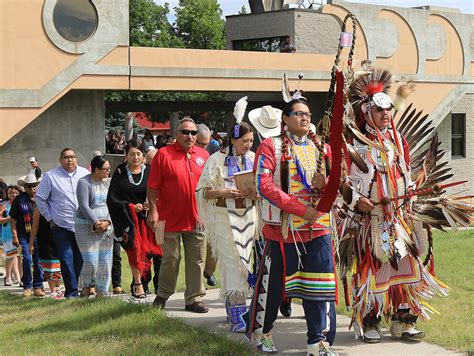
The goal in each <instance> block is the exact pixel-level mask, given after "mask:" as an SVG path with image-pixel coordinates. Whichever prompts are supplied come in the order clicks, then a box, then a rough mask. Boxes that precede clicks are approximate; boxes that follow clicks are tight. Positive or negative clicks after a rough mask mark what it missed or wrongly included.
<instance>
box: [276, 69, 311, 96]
mask: <svg viewBox="0 0 474 356" xmlns="http://www.w3.org/2000/svg"><path fill="white" fill-rule="evenodd" d="M298 79H299V81H298V87H297V88H296V90H295V92H294V93H293V94H291V91H290V86H289V85H288V78H287V77H286V73H284V74H283V79H282V81H281V94H282V96H283V101H284V102H285V103H289V102H290V101H292V100H297V99H304V100H306V98H305V97H304V96H303V95H302V94H301V91H300V89H299V88H300V83H301V79H303V73H300V74H298Z"/></svg>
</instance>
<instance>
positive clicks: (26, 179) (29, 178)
mask: <svg viewBox="0 0 474 356" xmlns="http://www.w3.org/2000/svg"><path fill="white" fill-rule="evenodd" d="M40 181H41V178H40V179H36V176H35V175H34V174H31V173H28V174H27V175H26V176H22V177H20V178H19V179H18V182H17V183H16V184H18V185H19V186H20V187H24V186H25V185H27V184H39V182H40Z"/></svg>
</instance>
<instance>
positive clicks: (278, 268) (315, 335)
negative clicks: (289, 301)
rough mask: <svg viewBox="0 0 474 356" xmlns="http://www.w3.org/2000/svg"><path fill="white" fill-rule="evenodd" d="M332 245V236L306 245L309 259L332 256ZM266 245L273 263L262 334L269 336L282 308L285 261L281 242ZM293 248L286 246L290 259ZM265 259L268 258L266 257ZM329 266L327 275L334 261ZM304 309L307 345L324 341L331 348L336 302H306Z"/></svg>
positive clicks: (323, 237)
mask: <svg viewBox="0 0 474 356" xmlns="http://www.w3.org/2000/svg"><path fill="white" fill-rule="evenodd" d="M330 243H331V242H330V237H329V235H325V236H321V237H320V238H318V239H315V240H313V241H311V242H308V243H306V245H305V246H306V249H307V251H308V253H311V256H310V257H316V256H315V252H316V253H321V252H322V253H323V254H324V255H329V256H331V249H330ZM267 244H268V246H267V248H268V251H267V254H268V257H270V259H271V265H270V270H269V274H268V277H269V280H268V289H267V298H266V303H265V305H264V310H265V314H264V322H263V330H262V332H263V333H268V332H269V331H270V330H271V329H272V328H273V323H274V322H275V320H276V318H277V315H278V309H279V307H280V304H281V303H282V295H283V281H282V276H283V259H282V254H281V250H280V245H279V243H278V242H275V241H267ZM288 247H289V248H288ZM293 247H294V246H287V248H286V252H287V256H286V257H287V258H288V257H290V256H289V255H290V251H291V249H292V248H293ZM291 252H293V251H291ZM263 259H265V256H263ZM329 261H330V262H329ZM262 262H263V261H262ZM287 262H288V261H287ZM328 262H329V263H328V266H327V269H328V271H332V270H333V267H332V258H331V260H329V259H328ZM254 301H255V300H254ZM254 301H253V302H254ZM328 306H329V313H328ZM303 309H304V313H305V319H306V326H307V336H308V344H315V343H317V342H319V341H321V340H327V341H329V343H330V344H332V343H333V342H334V338H335V326H336V313H335V305H334V302H326V301H314V300H303ZM328 314H329V318H330V330H329V332H328V333H327V334H326V335H324V334H323V331H324V329H325V328H326V326H327V315H328Z"/></svg>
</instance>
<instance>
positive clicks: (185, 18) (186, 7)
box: [175, 0, 225, 49]
mask: <svg viewBox="0 0 474 356" xmlns="http://www.w3.org/2000/svg"><path fill="white" fill-rule="evenodd" d="M175 11H176V23H175V27H176V33H177V35H178V36H179V37H180V38H181V40H182V41H183V43H184V45H185V46H186V48H207V49H224V48H225V21H224V20H223V19H222V18H221V17H222V9H221V7H220V5H219V4H218V3H217V1H216V0H179V4H178V6H177V7H175Z"/></svg>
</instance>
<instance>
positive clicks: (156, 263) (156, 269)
mask: <svg viewBox="0 0 474 356" xmlns="http://www.w3.org/2000/svg"><path fill="white" fill-rule="evenodd" d="M150 259H153V287H154V288H155V293H156V291H158V276H159V275H160V266H161V256H160V255H152V256H150ZM151 280H152V277H151V270H150V271H148V273H147V274H145V275H143V276H142V283H143V288H144V289H145V292H146V291H147V290H148V283H150V281H151ZM147 293H148V292H147Z"/></svg>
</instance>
